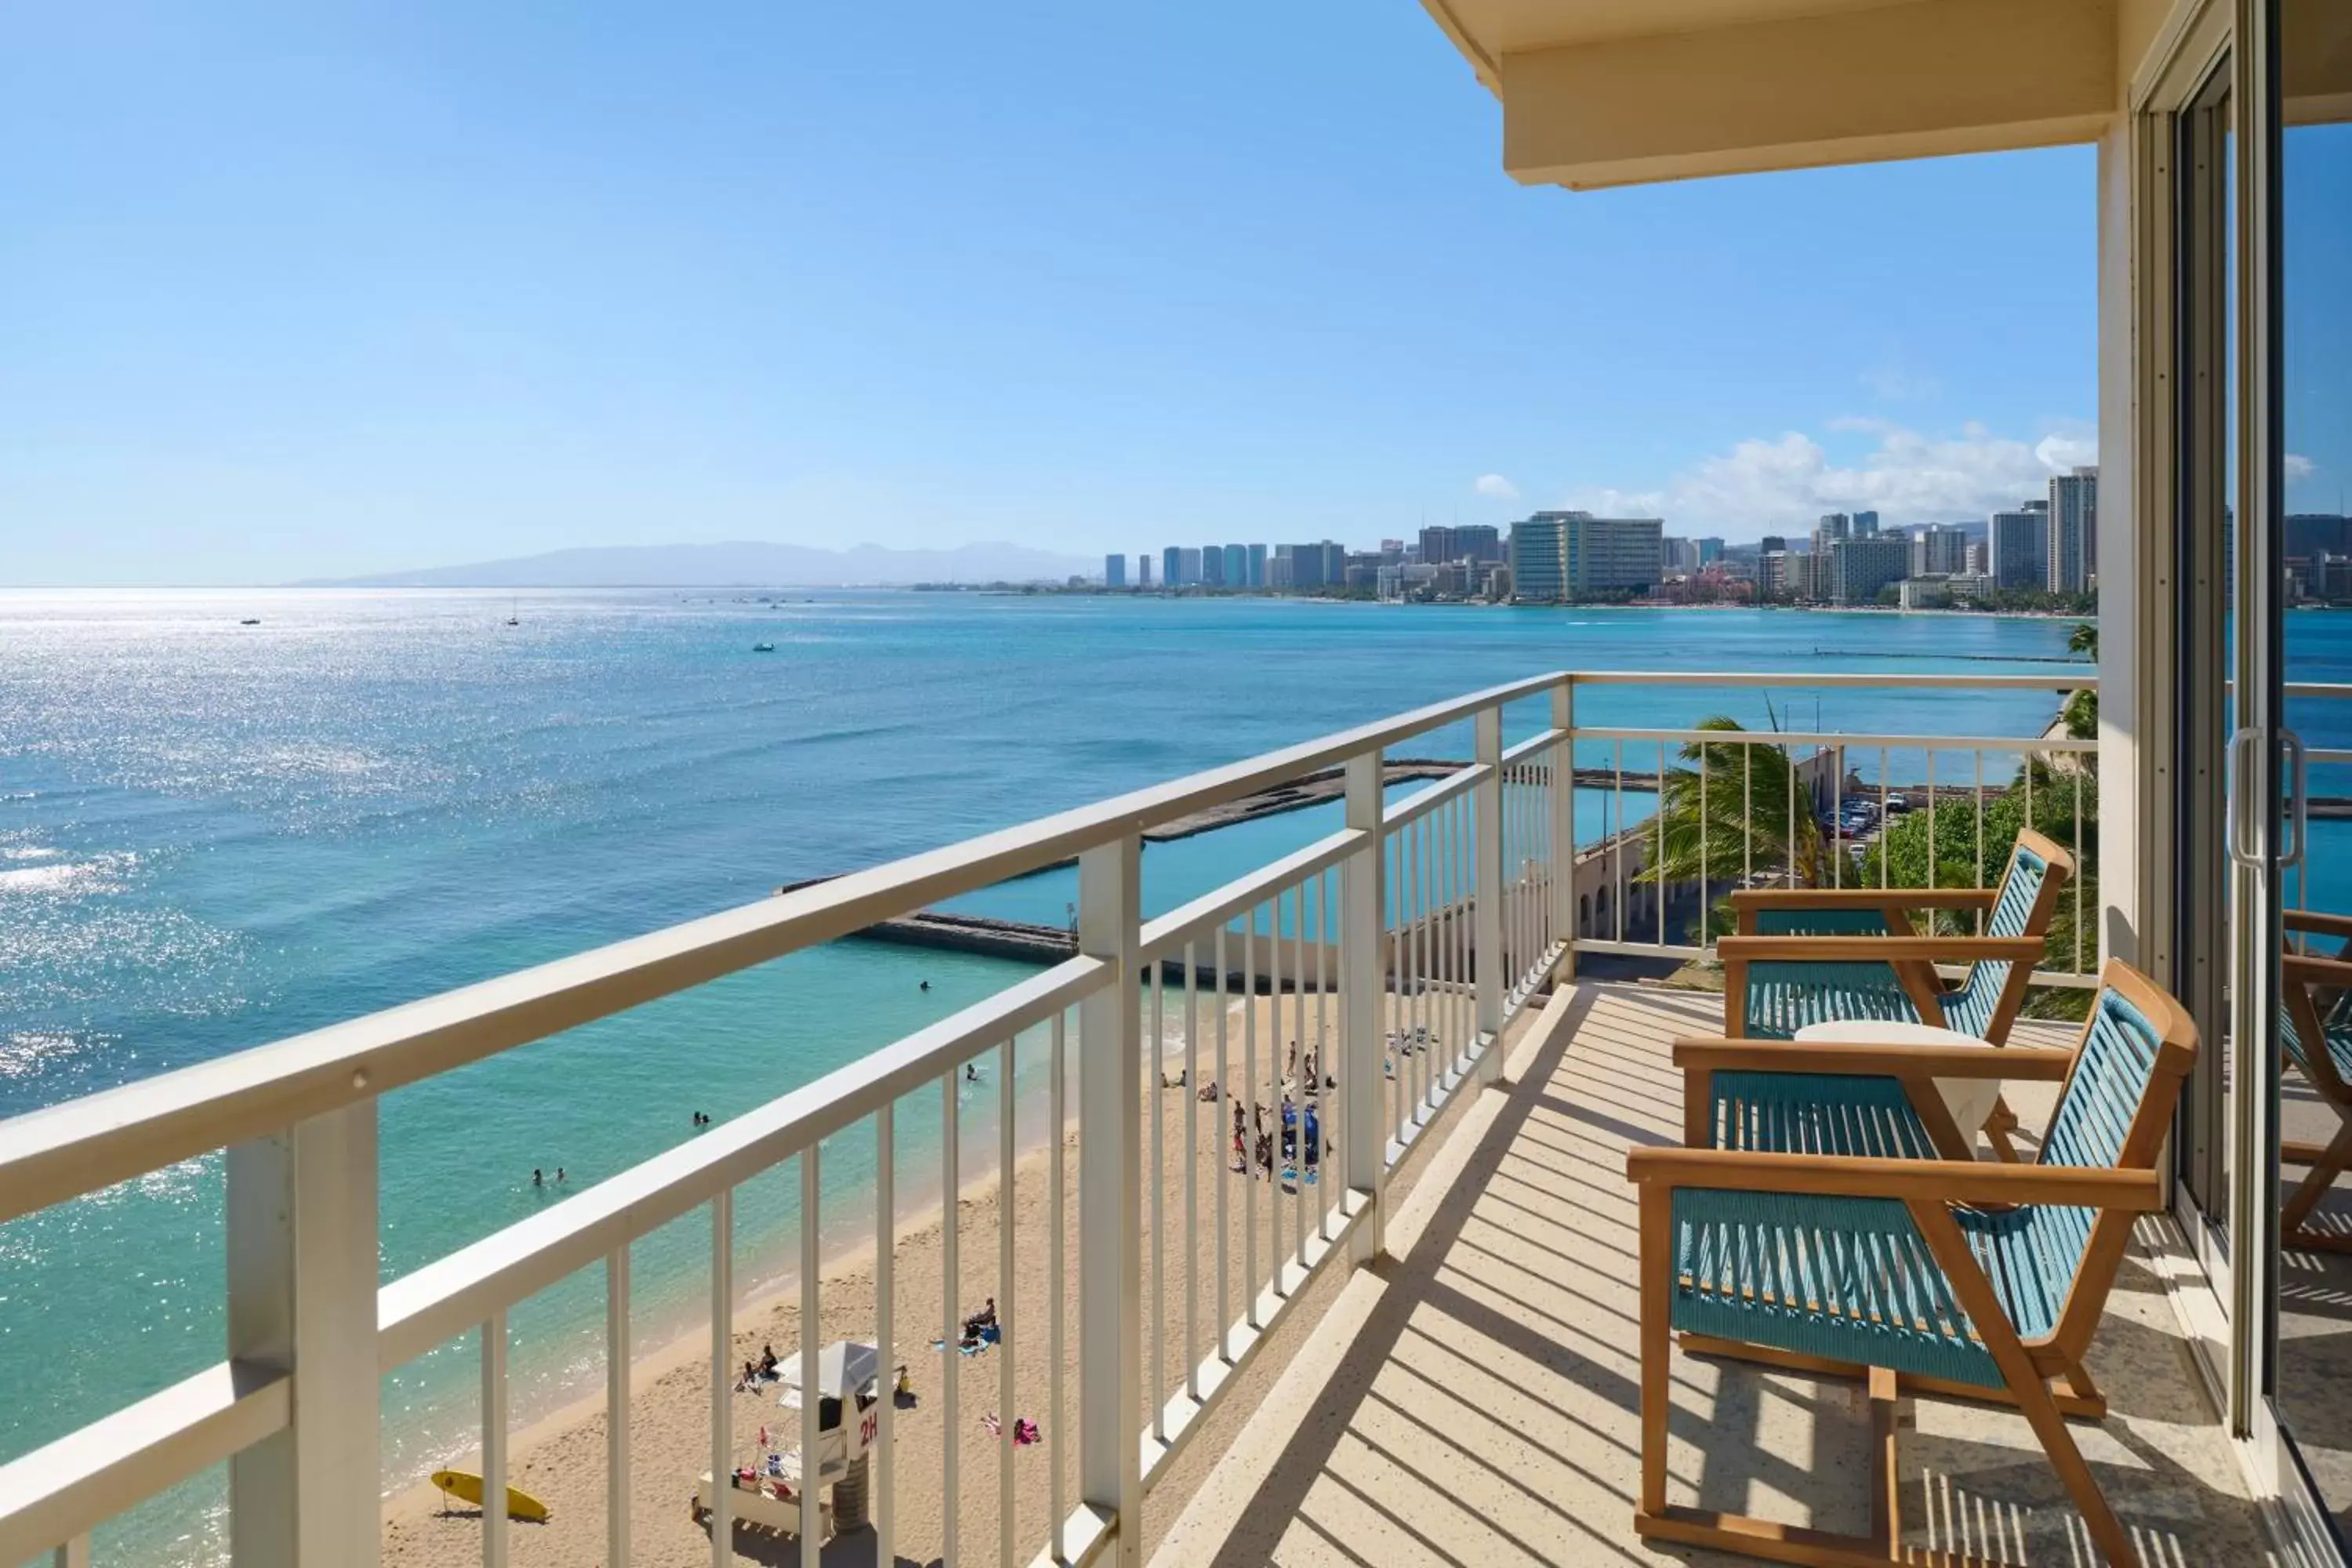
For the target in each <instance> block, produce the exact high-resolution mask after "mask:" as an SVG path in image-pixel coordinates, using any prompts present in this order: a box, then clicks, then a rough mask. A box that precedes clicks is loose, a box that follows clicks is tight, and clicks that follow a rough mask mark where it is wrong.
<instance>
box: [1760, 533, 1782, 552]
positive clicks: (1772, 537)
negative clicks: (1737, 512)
mask: <svg viewBox="0 0 2352 1568" xmlns="http://www.w3.org/2000/svg"><path fill="white" fill-rule="evenodd" d="M1788 548H1789V542H1788V540H1787V539H1785V538H1783V537H1782V536H1781V535H1780V534H1777V533H1768V534H1766V535H1765V536H1764V537H1763V538H1761V539H1759V540H1758V541H1757V542H1756V552H1757V553H1758V554H1759V555H1761V554H1763V553H1764V552H1766V551H1768V550H1783V551H1785V550H1787V549H1788Z"/></svg>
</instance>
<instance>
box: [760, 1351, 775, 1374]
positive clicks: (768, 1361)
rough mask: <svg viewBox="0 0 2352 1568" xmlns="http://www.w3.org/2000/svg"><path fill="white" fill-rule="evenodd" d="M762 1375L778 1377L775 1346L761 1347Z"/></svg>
mask: <svg viewBox="0 0 2352 1568" xmlns="http://www.w3.org/2000/svg"><path fill="white" fill-rule="evenodd" d="M760 1375H761V1376H762V1377H773V1376H775V1375H776V1347H775V1346H773V1345H761V1347H760Z"/></svg>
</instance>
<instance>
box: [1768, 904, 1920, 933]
mask: <svg viewBox="0 0 2352 1568" xmlns="http://www.w3.org/2000/svg"><path fill="white" fill-rule="evenodd" d="M1756 934H1757V935H1758V936H1887V935H1890V934H1892V933H1891V932H1889V931H1887V929H1886V917H1885V915H1883V914H1881V913H1879V912H1878V911H1877V910H1757V911H1756Z"/></svg>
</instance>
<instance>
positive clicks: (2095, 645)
mask: <svg viewBox="0 0 2352 1568" xmlns="http://www.w3.org/2000/svg"><path fill="white" fill-rule="evenodd" d="M2066 651H2067V652H2068V653H2087V654H2089V655H2090V656H2091V657H2092V658H2094V659H2095V658H2098V657H2099V623H2098V622H2096V621H2077V622H2075V623H2074V630H2073V631H2071V632H2068V633H2067V634H2066Z"/></svg>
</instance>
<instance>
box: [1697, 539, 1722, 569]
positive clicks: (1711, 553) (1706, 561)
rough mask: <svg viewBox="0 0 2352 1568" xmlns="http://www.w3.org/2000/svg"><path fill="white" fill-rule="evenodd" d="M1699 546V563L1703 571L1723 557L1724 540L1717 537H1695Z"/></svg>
mask: <svg viewBox="0 0 2352 1568" xmlns="http://www.w3.org/2000/svg"><path fill="white" fill-rule="evenodd" d="M1691 542H1692V543H1694V544H1696V545H1697V546H1698V563H1699V567H1700V569H1701V570H1702V571H1704V570H1705V569H1706V568H1707V567H1709V566H1712V565H1714V564H1715V563H1717V562H1718V561H1720V560H1722V559H1723V541H1722V540H1720V539H1716V538H1706V539H1695V540H1693V541H1691Z"/></svg>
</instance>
